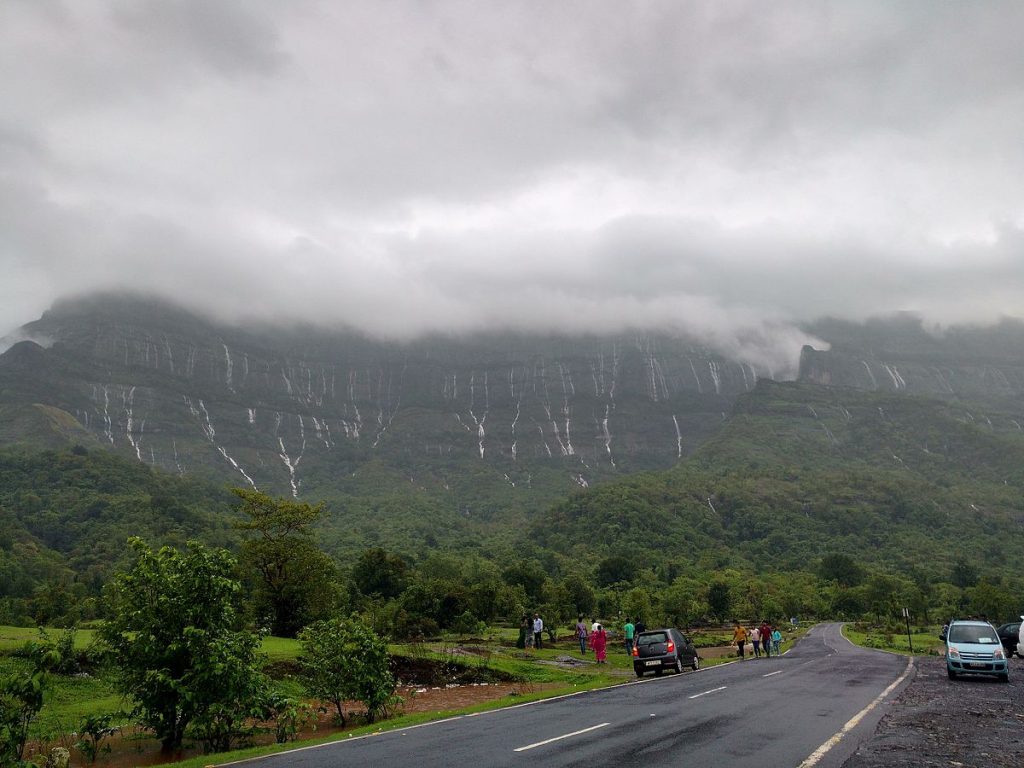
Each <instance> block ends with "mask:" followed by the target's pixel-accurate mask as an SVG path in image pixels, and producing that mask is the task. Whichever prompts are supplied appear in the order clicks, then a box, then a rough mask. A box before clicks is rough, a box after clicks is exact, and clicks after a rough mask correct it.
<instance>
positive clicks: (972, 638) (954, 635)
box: [949, 624, 999, 645]
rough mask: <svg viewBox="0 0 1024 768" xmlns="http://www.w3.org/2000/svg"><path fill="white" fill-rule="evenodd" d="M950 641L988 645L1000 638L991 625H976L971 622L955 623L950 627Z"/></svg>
mask: <svg viewBox="0 0 1024 768" xmlns="http://www.w3.org/2000/svg"><path fill="white" fill-rule="evenodd" d="M949 641H950V642H951V643H978V644H979V645H986V644H989V643H992V644H994V643H998V642H999V638H997V637H996V634H995V632H993V631H992V629H991V628H990V627H975V626H971V625H970V624H954V625H953V626H952V627H950V628H949Z"/></svg>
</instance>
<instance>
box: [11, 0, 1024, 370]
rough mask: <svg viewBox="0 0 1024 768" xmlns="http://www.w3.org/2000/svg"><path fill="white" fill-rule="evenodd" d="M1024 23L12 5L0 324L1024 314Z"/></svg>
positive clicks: (395, 331)
mask: <svg viewBox="0 0 1024 768" xmlns="http://www.w3.org/2000/svg"><path fill="white" fill-rule="evenodd" d="M1021 29H1024V3H1020V2H996V1H986V2H970V3H968V2H933V1H932V0H928V2H909V1H908V2H893V1H892V0H886V2H870V1H869V0H858V2H855V3H851V2H846V1H845V0H844V1H843V2H799V3H789V2H734V1H732V0H707V1H706V2H681V1H680V0H671V1H669V2H660V1H658V0H637V1H636V2H630V3H623V2H621V1H620V0H609V1H601V0H582V1H580V2H572V1H568V0H566V1H560V2H550V0H544V1H543V2H540V1H538V2H525V1H522V2H516V1H515V0H509V1H507V2H506V1H502V2H497V1H496V0H495V1H493V2H488V1H481V0H474V1H472V2H455V1H452V2H430V1H428V0H404V1H396V2H392V1H389V0H367V1H366V2H361V1H360V0H347V1H346V2H344V3H338V2H306V1H305V0H289V2H287V3H282V2H279V0H266V1H264V0H182V1H178V2H176V1H175V0H110V1H107V2H99V1H91V0H74V2H54V1H51V0H4V1H3V2H2V3H0V93H3V94H4V96H3V98H2V99H0V275H2V278H0V334H2V333H3V331H5V330H7V329H10V328H14V327H16V326H18V325H20V324H22V323H24V322H28V321H30V320H33V319H35V318H36V317H38V316H39V315H40V314H41V313H42V312H43V311H44V310H45V309H46V308H47V307H49V306H50V305H51V304H52V303H53V302H54V301H55V300H57V299H58V298H59V297H62V296H66V295H71V294H76V293H82V292H89V291H94V290H102V289H112V288H113V289H119V288H131V289H135V290H142V291H146V292H151V293H156V294H159V295H162V296H166V297H168V298H171V299H173V300H176V301H179V302H181V303H184V304H185V305H186V306H188V307H190V308H194V309H197V310H201V311H203V312H206V313H208V314H212V315H214V316H216V317H218V318H219V319H224V320H229V321H235V322H244V321H246V320H251V319H259V320H274V321H281V322H286V321H313V322H316V323H320V324H323V325H326V326H331V325H335V324H345V325H348V326H355V327H357V328H360V329H363V330H366V331H368V332H370V333H372V334H375V335H380V336H388V337H398V338H409V337H415V336H416V335H417V334H420V333H424V332H452V333H462V332H471V331H474V330H481V329H500V328H512V329H516V330H521V331H537V332H545V333H546V332H551V331H559V332H567V333H581V332H586V333H612V332H617V331H622V330H632V329H654V330H656V329H664V330H669V331H672V332H679V333H685V334H688V335H691V336H693V337H695V338H696V339H698V340H700V341H701V342H703V343H706V344H708V345H709V346H711V347H713V348H716V349H718V350H720V351H722V352H725V353H727V354H732V355H734V356H737V357H739V358H740V359H745V360H747V361H749V362H754V363H760V364H762V365H772V364H773V363H774V366H775V367H776V368H780V367H782V368H784V367H785V364H786V363H787V361H788V362H789V363H791V364H792V363H795V358H796V356H797V355H798V353H799V349H800V346H801V345H802V344H803V343H805V342H808V341H811V342H812V343H817V340H815V339H813V337H810V336H808V334H807V333H806V332H805V331H803V330H801V327H802V326H804V325H805V324H806V323H808V322H810V321H813V320H814V319H816V318H819V317H822V316H833V317H841V318H847V319H851V320H861V319H864V318H867V317H871V316H877V315H884V314H888V313H892V312H897V311H909V312H915V313H917V314H919V315H920V316H921V317H922V318H924V320H925V321H926V322H927V323H929V324H934V325H938V326H943V325H949V324H962V323H989V322H994V321H996V320H998V319H999V318H1001V317H1003V316H1021V315H1024V45H1021V42H1020V31H1021Z"/></svg>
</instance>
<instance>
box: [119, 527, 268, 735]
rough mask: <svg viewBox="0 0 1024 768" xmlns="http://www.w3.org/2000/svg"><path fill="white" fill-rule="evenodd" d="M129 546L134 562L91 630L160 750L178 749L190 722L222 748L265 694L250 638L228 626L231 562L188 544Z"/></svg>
mask: <svg viewBox="0 0 1024 768" xmlns="http://www.w3.org/2000/svg"><path fill="white" fill-rule="evenodd" d="M130 544H131V546H132V549H133V550H134V551H135V561H134V563H133V564H132V565H131V567H130V568H129V569H128V570H126V571H123V572H121V573H118V574H116V576H115V577H114V580H113V582H112V583H111V584H110V586H109V590H108V602H109V610H110V616H111V618H110V619H109V620H108V621H107V622H105V623H104V625H103V626H102V627H101V629H100V636H101V638H102V640H103V642H104V643H105V644H106V646H107V647H108V648H109V649H110V656H111V659H112V661H113V663H114V664H115V665H116V667H117V672H118V687H119V689H120V691H121V693H122V694H124V695H125V696H126V697H128V698H130V699H131V700H133V701H135V702H136V709H135V714H136V715H137V716H138V718H139V719H140V720H141V722H142V723H143V724H144V725H146V726H147V727H149V728H151V729H152V730H153V731H154V732H155V733H156V736H157V738H159V739H160V743H161V748H162V749H163V751H165V752H169V751H173V750H175V749H177V748H179V747H180V746H181V743H182V740H183V739H184V737H185V731H186V729H187V728H189V726H190V725H192V724H193V723H194V724H195V725H196V726H197V728H198V735H199V737H200V738H202V739H203V740H204V742H206V744H207V746H208V748H214V749H216V748H222V747H224V746H225V745H227V744H229V743H230V741H231V738H232V736H233V735H234V732H235V731H236V730H237V727H238V725H239V724H240V723H241V722H242V720H243V719H244V718H245V717H247V716H249V715H250V714H251V713H253V712H254V711H258V709H262V705H263V700H264V698H265V688H266V679H265V678H264V676H263V675H262V673H261V672H260V659H259V656H258V653H257V648H258V645H259V638H258V637H256V636H255V635H253V634H251V633H248V632H238V631H235V628H234V625H235V620H236V616H235V610H234V608H233V601H234V600H235V598H236V597H237V594H238V591H239V583H238V582H237V581H236V580H234V579H233V578H232V576H231V575H232V573H233V570H234V568H235V561H234V559H233V558H232V557H231V555H230V554H228V553H227V552H226V551H224V550H216V549H207V548H206V547H203V546H202V545H199V544H195V543H192V544H190V545H189V548H188V550H187V551H184V552H181V551H178V550H176V549H173V548H171V547H163V548H161V549H160V550H158V551H156V552H154V551H152V550H151V549H150V548H149V547H148V546H147V545H146V544H145V543H144V542H143V541H142V540H141V539H132V540H131V542H130Z"/></svg>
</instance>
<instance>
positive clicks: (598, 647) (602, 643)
mask: <svg viewBox="0 0 1024 768" xmlns="http://www.w3.org/2000/svg"><path fill="white" fill-rule="evenodd" d="M590 645H591V647H592V648H593V649H594V658H595V659H596V660H597V663H598V664H607V663H608V662H607V658H608V656H607V654H606V651H607V648H608V633H607V632H605V630H604V627H602V626H601V625H600V624H598V625H597V629H595V630H594V631H593V632H592V633H591V634H590Z"/></svg>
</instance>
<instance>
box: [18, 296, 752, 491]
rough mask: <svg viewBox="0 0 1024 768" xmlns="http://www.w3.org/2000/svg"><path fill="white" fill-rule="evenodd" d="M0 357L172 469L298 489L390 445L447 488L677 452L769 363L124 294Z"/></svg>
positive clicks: (30, 382) (666, 339)
mask: <svg viewBox="0 0 1024 768" xmlns="http://www.w3.org/2000/svg"><path fill="white" fill-rule="evenodd" d="M22 333H23V334H24V335H25V336H32V337H36V338H47V339H50V340H52V345H51V346H50V347H49V348H47V349H44V348H43V347H41V346H39V345H36V344H32V343H31V342H22V343H20V344H17V345H15V346H14V347H12V348H11V349H10V350H9V351H8V352H7V353H5V354H4V355H2V356H0V382H2V385H3V389H4V398H5V399H6V400H7V401H8V402H11V403H25V402H27V401H28V400H31V401H32V402H39V403H41V404H44V405H47V406H50V407H53V408H57V409H61V410H63V411H66V412H67V413H69V414H72V415H73V417H74V418H75V419H76V420H77V422H78V423H79V424H80V425H81V428H82V429H83V430H84V431H86V432H88V433H89V434H91V435H92V436H93V438H94V439H95V440H97V441H98V442H100V443H101V444H104V445H106V446H107V447H109V448H111V449H114V450H117V451H121V452H123V453H126V454H128V455H131V456H133V457H135V458H136V459H137V460H139V461H142V462H145V463H147V464H152V465H154V466H158V467H160V468H162V469H165V470H169V471H172V472H178V473H186V472H196V473H199V474H202V475H207V476H213V477H220V478H222V479H226V480H228V481H230V482H233V483H237V484H245V485H252V486H254V487H258V488H260V489H261V490H268V491H271V492H276V493H288V494H292V495H295V496H301V495H302V494H303V493H305V492H307V491H311V490H313V489H316V488H317V487H318V486H321V487H322V486H324V485H330V484H335V483H337V482H338V481H337V478H338V477H339V476H348V475H351V474H352V473H353V472H354V471H356V470H358V468H359V467H360V466H363V465H365V464H366V463H367V462H381V463H383V464H384V465H386V466H388V467H390V468H391V469H392V470H394V471H397V472H401V473H403V474H404V475H407V476H408V477H409V479H410V480H411V481H412V482H413V483H414V484H415V483H434V484H436V485H438V486H440V487H447V486H448V484H449V482H455V475H457V474H461V475H465V474H466V470H467V469H468V470H470V472H471V473H477V474H479V473H481V472H483V473H484V474H486V475H487V476H489V477H491V478H499V479H500V482H502V483H504V484H505V485H507V486H508V487H510V488H514V489H518V490H520V491H523V492H529V491H530V490H531V489H532V488H533V487H534V485H535V482H536V480H537V479H538V477H541V476H544V477H546V478H547V480H546V481H545V482H547V483H549V484H550V483H551V478H553V477H556V476H557V477H559V478H561V480H560V481H559V482H560V483H561V484H562V485H564V486H565V487H564V488H562V490H563V491H564V490H565V489H567V488H569V487H576V486H579V487H586V486H588V485H590V484H591V483H593V482H594V481H595V480H600V479H602V478H606V477H608V476H614V475H616V474H619V473H622V472H629V471H636V470H642V469H653V468H663V467H668V466H671V465H672V464H673V463H674V462H676V461H677V460H678V459H679V458H681V457H682V456H684V455H686V454H687V453H689V452H690V451H692V450H693V449H694V448H695V447H696V446H697V445H698V444H700V442H702V441H703V439H704V438H705V437H706V436H707V435H708V434H710V433H711V432H712V431H714V430H715V429H716V428H717V426H718V425H719V424H720V423H721V421H722V420H723V418H724V416H725V414H726V413H727V412H728V411H729V410H730V408H731V405H732V402H733V400H734V398H735V397H736V396H737V395H739V394H741V393H744V392H747V391H750V390H752V389H753V387H754V386H755V384H756V382H757V379H758V378H759V377H765V376H769V375H770V372H768V371H762V370H757V369H755V368H753V367H752V366H751V365H749V364H745V363H739V362H736V361H731V360H728V359H725V358H723V357H722V356H720V355H717V354H715V353H713V352H711V351H709V350H707V349H705V348H703V347H701V346H699V345H696V344H694V343H693V342H692V341H689V340H687V339H684V338H679V337H672V336H667V335H654V334H649V335H648V334H636V335H629V336H619V337H587V338H565V337H530V336H521V335H510V334H509V335H502V334H489V335H479V336H473V337H465V338H441V337H435V338H427V339H421V340H418V341H415V342H409V343H396V342H384V341H375V340H372V339H368V338H366V337H363V336H360V335H357V334H354V333H327V332H325V331H323V330H318V329H312V328H306V329H290V330H281V329H279V328H232V327H227V326H222V325H218V324H216V323H212V322H209V321H206V320H204V319H202V318H199V317H196V316H194V315H191V314H189V313H187V312H185V311H183V310H181V309H178V308H176V307H173V306H168V305H163V304H159V303H154V302H151V301H146V300H139V299H133V298H125V297H109V296H108V297H94V298H92V299H89V300H84V301H78V302H72V303H66V304H63V305H61V306H58V307H56V308H54V309H53V310H51V311H50V312H48V313H46V314H45V315H44V317H43V318H41V319H40V320H39V321H36V322H34V323H31V324H29V325H28V326H26V327H25V328H24V329H22Z"/></svg>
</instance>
